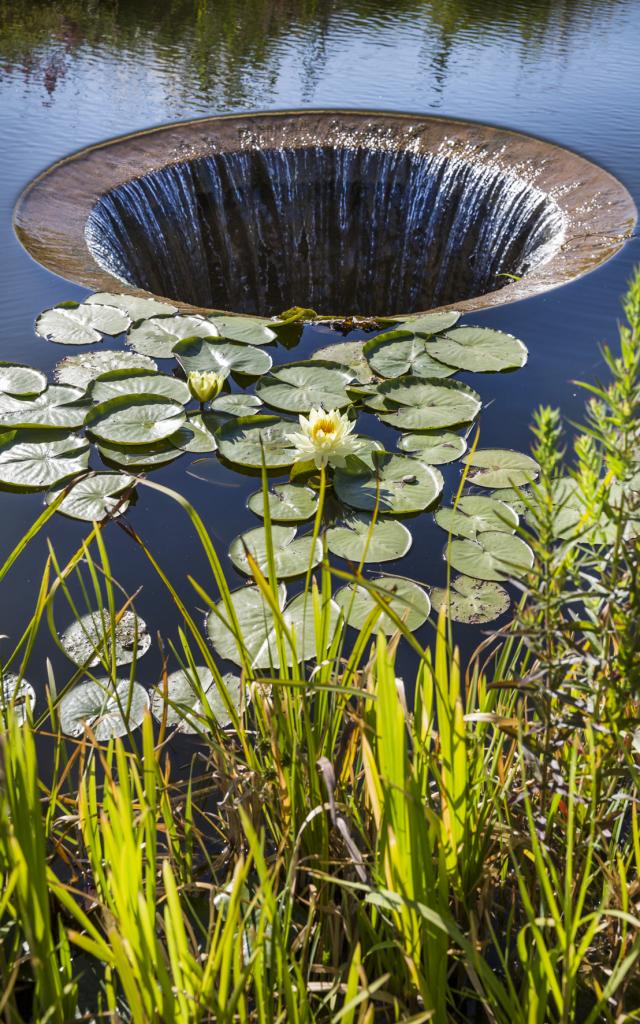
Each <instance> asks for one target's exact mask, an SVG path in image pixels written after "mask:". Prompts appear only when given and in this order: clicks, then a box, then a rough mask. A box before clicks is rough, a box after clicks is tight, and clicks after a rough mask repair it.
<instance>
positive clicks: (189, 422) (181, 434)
mask: <svg viewBox="0 0 640 1024" xmlns="http://www.w3.org/2000/svg"><path fill="white" fill-rule="evenodd" d="M219 425H220V421H219V419H218V417H216V416H214V415H211V414H210V413H206V412H205V413H204V414H203V413H199V412H188V413H187V418H186V420H185V422H184V423H183V424H182V426H181V427H180V429H179V430H178V431H177V432H176V433H175V434H172V435H171V437H170V438H169V439H168V441H169V444H171V445H173V446H174V447H175V448H179V449H180V451H183V452H192V453H193V454H194V455H205V454H207V453H208V452H215V451H216V449H217V447H218V442H217V441H216V439H215V434H214V432H215V430H216V429H217V428H218V427H219Z"/></svg>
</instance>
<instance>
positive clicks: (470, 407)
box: [365, 377, 482, 430]
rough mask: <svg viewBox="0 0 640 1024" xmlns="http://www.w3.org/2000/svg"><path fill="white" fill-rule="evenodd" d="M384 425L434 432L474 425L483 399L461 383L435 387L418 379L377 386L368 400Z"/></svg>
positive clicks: (393, 381) (388, 381) (407, 379)
mask: <svg viewBox="0 0 640 1024" xmlns="http://www.w3.org/2000/svg"><path fill="white" fill-rule="evenodd" d="M365 404H366V405H367V406H369V408H373V409H375V410H376V412H377V413H378V416H379V417H380V419H381V420H382V421H383V422H384V423H388V424H389V425H390V426H392V427H396V428H397V429H399V430H435V429H438V428H441V427H454V426H458V425H459V424H463V423H471V422H472V420H474V419H475V417H476V416H477V415H478V413H479V411H480V408H481V406H482V402H481V400H480V395H478V393H477V392H476V391H473V390H472V388H469V387H467V385H466V384H462V383H460V382H459V381H444V380H442V381H438V382H437V383H435V384H433V383H431V382H430V381H427V380H421V379H420V378H419V377H402V378H400V379H399V380H387V381H385V382H384V383H383V384H380V385H378V388H377V390H376V394H375V395H372V396H368V397H366V398H365Z"/></svg>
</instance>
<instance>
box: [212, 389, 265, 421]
mask: <svg viewBox="0 0 640 1024" xmlns="http://www.w3.org/2000/svg"><path fill="white" fill-rule="evenodd" d="M261 405H262V402H261V400H260V399H259V398H258V396H257V395H245V394H242V393H240V394H232V395H218V397H217V398H214V400H213V402H211V404H210V405H209V409H210V410H211V412H219V413H222V414H223V415H224V416H255V414H256V413H257V411H258V409H259V408H260V406H261Z"/></svg>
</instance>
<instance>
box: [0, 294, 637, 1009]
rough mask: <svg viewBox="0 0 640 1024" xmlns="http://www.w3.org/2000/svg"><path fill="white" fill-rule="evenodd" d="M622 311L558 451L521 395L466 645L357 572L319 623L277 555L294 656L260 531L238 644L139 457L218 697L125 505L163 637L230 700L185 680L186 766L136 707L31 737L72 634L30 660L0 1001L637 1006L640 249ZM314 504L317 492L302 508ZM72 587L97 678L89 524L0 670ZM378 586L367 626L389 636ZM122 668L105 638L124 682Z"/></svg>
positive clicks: (9, 751)
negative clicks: (358, 618)
mask: <svg viewBox="0 0 640 1024" xmlns="http://www.w3.org/2000/svg"><path fill="white" fill-rule="evenodd" d="M625 311H626V316H627V323H626V325H625V326H623V327H622V328H621V346H620V354H619V355H615V356H614V355H613V353H612V352H611V351H609V350H605V359H606V362H607V365H608V369H609V374H610V382H609V383H608V384H606V385H599V386H596V387H594V386H590V391H591V397H590V400H589V405H588V408H587V420H586V424H585V426H584V428H582V429H581V431H580V432H579V433H578V434H577V436H576V440H575V442H574V452H573V458H572V459H567V456H566V453H565V452H564V451H563V447H562V445H563V441H562V433H561V431H562V425H561V423H560V420H559V417H558V415H557V413H555V412H554V411H553V410H548V409H543V410H541V411H540V412H539V414H538V416H537V418H536V422H535V425H534V449H533V454H534V455H535V457H536V459H537V461H538V462H539V464H540V467H541V474H540V479H539V482H538V484H537V485H536V486H535V487H533V488H532V490H531V493H530V494H528V495H526V496H523V498H524V500H525V501H526V503H527V505H528V512H527V520H528V524H529V528H530V531H531V537H530V542H531V543H532V544H533V546H534V548H535V554H536V560H535V565H534V569H533V570H532V572H531V574H530V576H529V578H528V580H527V583H526V587H525V589H524V593H523V597H522V601H521V603H520V605H519V607H518V609H517V610H516V613H515V615H514V619H513V622H512V623H510V624H509V626H508V627H506V628H505V629H503V630H501V631H499V632H498V633H497V634H495V635H494V636H493V637H491V638H489V639H487V640H486V641H484V642H483V644H482V645H481V646H480V648H479V649H478V651H477V652H476V654H475V656H474V657H472V658H471V660H470V662H469V664H468V665H466V666H463V665H461V663H460V655H459V652H458V650H457V648H456V646H455V642H454V641H455V636H454V635H453V630H452V628H451V625H450V624H449V623H447V621H446V619H445V614H444V611H443V612H441V614H440V617H439V619H438V621H437V622H435V623H434V634H433V642H432V644H429V645H428V646H427V647H425V648H423V647H421V646H420V644H418V642H417V641H416V639H415V637H414V636H413V635H412V634H411V632H410V630H408V629H407V627H406V624H405V622H404V620H403V617H402V616H401V615H397V614H396V612H395V611H394V610H393V609H391V608H389V606H388V598H387V597H385V595H384V593H383V592H381V591H380V590H379V589H377V588H376V587H375V585H372V584H370V583H367V581H366V580H364V579H363V577H362V575H361V573H360V572H358V571H355V572H354V573H353V574H351V578H353V579H355V580H357V582H358V583H359V584H360V585H362V586H365V587H366V588H367V589H368V590H369V592H370V593H371V595H372V597H373V599H374V602H375V604H374V608H373V610H372V612H371V614H370V615H369V618H368V620H367V621H366V622H365V624H364V625H363V627H362V629H361V630H360V631H359V632H358V634H357V635H356V636H355V638H352V637H349V638H347V636H346V627H345V624H344V619H340V620H338V622H337V625H336V624H335V620H334V618H333V617H332V609H331V600H330V598H331V593H332V591H333V589H334V588H335V584H336V582H340V583H342V582H343V580H344V576H345V574H344V573H336V572H335V571H334V570H332V569H331V568H330V567H329V565H328V562H327V560H326V559H325V560H324V563H323V565H322V567H321V568H320V570H319V571H317V572H315V573H311V572H308V573H307V575H306V579H305V583H304V592H305V594H306V601H307V602H308V606H309V609H310V614H311V619H312V620H313V623H314V636H315V638H316V640H315V648H316V649H315V657H314V658H311V659H303V658H301V657H300V652H301V651H302V650H303V646H304V639H305V638H304V637H302V636H299V635H296V631H295V629H293V628H292V627H291V625H290V624H289V623H288V622H287V620H286V618H285V617H284V616H283V614H282V612H281V610H280V603H279V600H278V591H277V580H276V574H275V566H274V559H273V551H272V550H271V551H270V552H269V553H268V560H267V562H268V564H267V567H266V570H265V572H264V573H263V572H261V571H260V569H259V568H258V566H257V565H255V564H253V566H252V571H253V577H254V579H253V582H254V585H255V586H256V587H258V588H259V589H260V591H261V592H262V594H263V597H264V600H265V602H266V604H267V605H268V607H269V608H270V609H271V611H272V613H273V617H274V623H275V626H274V636H275V645H274V657H273V664H272V665H271V668H270V670H264V671H261V672H257V671H256V670H255V669H254V668H253V667H252V657H251V654H250V651H249V650H248V649H247V647H246V645H245V644H244V643H243V636H242V626H241V623H240V622H239V621H238V619H237V616H236V614H235V611H234V606H233V602H232V599H231V596H230V592H229V588H228V585H227V582H226V580H225V577H224V573H223V571H222V567H221V563H220V561H219V558H218V555H217V552H216V549H215V546H214V544H213V542H212V541H211V539H210V537H209V535H208V533H207V531H206V529H205V527H204V524H203V522H202V520H201V519H200V517H199V515H198V513H197V512H196V510H195V509H194V508H193V507H192V506H191V505H190V504H189V503H188V502H187V501H186V500H185V499H184V498H183V497H182V496H180V495H178V494H176V493H175V492H171V491H169V490H167V489H166V488H162V487H161V486H160V485H158V484H152V483H150V482H148V481H146V482H141V483H142V484H143V485H145V486H150V487H153V488H155V489H156V491H158V492H160V494H161V497H162V496H163V500H172V501H176V502H178V503H179V504H180V505H181V506H182V508H183V509H184V512H185V515H186V516H187V517H188V518H189V520H190V522H191V524H192V526H193V528H194V530H195V531H196V534H197V536H198V538H199V540H200V543H201V547H202V553H203V559H204V565H205V567H206V572H207V575H208V579H205V578H204V577H203V578H201V579H198V580H195V579H192V580H191V584H192V589H193V595H194V602H196V603H197V604H199V605H205V606H206V607H207V609H210V610H212V609H217V610H218V614H222V615H223V616H224V618H225V621H226V622H227V623H228V625H229V628H230V629H231V630H232V632H233V634H234V636H235V637H236V641H237V643H238V646H239V650H240V656H239V660H240V662H241V691H242V699H241V700H240V702H239V703H238V702H237V701H234V700H233V699H232V697H231V695H230V693H229V692H228V690H227V687H226V684H225V680H224V676H223V673H222V672H221V670H220V666H219V665H218V662H217V659H216V657H215V656H214V654H213V652H212V650H211V647H210V645H209V643H208V639H207V637H206V634H205V631H204V629H203V628H202V626H201V624H200V614H199V613H197V612H195V611H194V610H193V606H192V604H190V603H189V601H188V599H187V598H185V597H183V596H182V589H181V586H180V585H179V584H180V583H181V582H182V581H173V580H170V579H169V578H168V576H167V574H166V573H165V572H164V570H163V568H162V564H161V559H160V558H159V557H158V555H157V554H156V553H155V552H153V551H151V550H150V549H149V548H148V546H147V545H146V543H145V541H144V539H143V538H142V537H139V536H137V535H135V534H133V533H132V532H131V538H132V541H133V542H134V543H136V544H137V545H138V546H139V548H140V550H141V551H142V552H143V553H144V554H145V556H146V557H147V558H148V559H149V562H150V564H151V565H152V566H153V568H154V570H155V571H156V573H157V574H158V577H159V579H160V580H161V581H162V583H163V585H164V586H165V587H166V588H167V590H168V593H169V594H170V595H171V597H172V599H173V602H174V605H175V608H176V617H177V622H176V630H175V635H174V637H173V640H171V639H169V640H168V642H167V649H166V656H167V661H168V660H169V658H173V659H175V660H176V661H177V662H178V664H180V665H181V666H182V667H183V668H185V669H191V670H193V669H194V668H195V666H196V665H197V664H204V665H206V666H207V667H208V668H209V669H210V671H211V673H212V675H213V679H214V685H215V687H216V689H217V694H218V696H219V698H220V700H221V702H222V706H223V707H224V708H225V709H226V712H227V714H226V716H225V718H226V720H227V721H228V724H224V725H221V724H220V722H219V720H218V717H217V716H216V714H215V711H214V707H213V702H211V703H210V702H209V701H208V700H207V697H206V694H205V693H204V692H202V693H200V694H199V696H200V697H201V708H202V709H201V711H200V712H199V715H198V717H197V728H198V732H199V738H200V740H201V743H200V747H199V751H200V752H199V755H198V757H197V758H196V759H195V760H194V762H193V765H192V770H191V772H190V774H189V777H188V778H186V779H185V778H183V777H175V776H174V771H173V766H172V760H171V747H170V745H169V744H168V738H169V735H170V732H169V730H168V727H167V721H166V719H165V721H163V722H161V723H160V725H159V727H157V726H156V725H154V724H153V723H152V720H151V718H150V717H149V716H147V717H146V718H145V720H144V722H143V725H142V732H141V734H132V735H130V736H129V737H125V738H124V739H123V740H116V741H111V742H109V743H108V744H99V743H98V742H97V741H96V740H95V737H94V736H93V735H92V733H91V730H89V729H88V730H87V731H86V733H85V734H84V735H83V736H81V737H79V738H78V739H77V740H71V739H69V738H65V737H63V736H62V735H61V733H60V730H59V723H58V719H57V706H58V704H59V701H60V699H61V696H62V695H63V694H64V693H65V692H66V691H67V689H68V688H69V687H70V686H72V685H75V683H76V682H77V680H78V679H80V678H86V676H87V674H89V677H90V676H91V673H93V672H94V670H93V669H91V668H90V667H89V666H88V665H86V664H85V665H81V666H79V667H78V669H77V670H76V671H75V672H74V673H73V674H72V676H71V678H70V679H69V680H67V681H65V682H64V683H62V684H61V683H60V682H59V681H58V680H57V679H56V678H55V677H54V675H53V672H52V671H51V672H50V675H49V708H48V710H47V712H46V714H44V715H43V716H42V717H41V718H40V719H38V720H37V721H36V722H35V723H34V722H32V721H29V720H28V721H27V722H26V723H25V724H23V725H20V724H19V723H18V721H17V716H16V713H15V711H14V710H13V709H12V708H11V707H9V708H8V709H7V710H6V712H3V725H2V735H1V737H0V771H1V773H2V776H1V781H2V785H1V787H0V935H1V937H2V943H1V949H0V974H1V975H2V980H3V986H2V989H3V994H2V995H1V996H0V1019H3V1020H4V1021H7V1022H11V1024H19V1022H23V1021H28V1020H36V1021H45V1020H47V1021H48V1020H51V1021H60V1022H62V1021H67V1020H70V1019H73V1018H74V1016H76V1015H86V1017H87V1019H100V1020H112V1021H119V1020H131V1021H134V1022H140V1024H142V1022H145V1024H146V1022H152V1021H153V1022H155V1021H158V1022H160V1021H175V1022H180V1024H182V1022H192V1021H193V1022H200V1021H203V1022H210V1021H211V1022H212V1021H216V1022H225V1024H226V1022H236V1021H239V1022H258V1024H271V1022H274V1021H282V1022H284V1021H287V1022H288V1021H295V1022H299V1024H311V1022H314V1024H315V1022H318V1024H320V1022H323V1024H324V1022H332V1024H355V1022H358V1024H372V1022H374V1021H375V1022H378V1021H380V1022H387V1021H389V1022H391V1021H412V1022H415V1024H417V1022H419V1021H428V1020H429V1021H434V1022H436V1024H449V1022H451V1021H461V1022H462V1021H465V1022H472V1021H473V1022H475V1021H487V1022H492V1024H493V1022H496V1024H507V1022H508V1024H533V1022H535V1024H578V1022H580V1024H583V1022H587V1024H597V1022H599V1021H605V1022H612V1024H613V1022H616V1024H621V1022H623V1021H631V1020H637V1019H640V983H639V981H638V958H639V957H640V874H639V872H640V823H639V816H638V783H639V778H640V776H639V772H638V764H639V756H640V754H639V751H640V742H639V740H638V735H639V733H638V717H639V716H638V672H639V671H640V661H639V659H638V621H639V618H638V611H639V601H640V595H639V589H638V588H639V584H638V577H639V573H638V569H639V563H640V550H639V541H638V538H639V536H640V480H639V472H640V429H639V427H638V404H639V400H640V275H638V276H637V277H636V279H635V280H634V282H633V283H632V285H631V287H630V291H629V294H628V297H627V300H626V305H625ZM266 486H267V484H266V479H265V480H264V481H263V488H264V490H265V492H266ZM321 497H322V495H321ZM48 515H49V512H47V513H45V515H44V516H43V517H41V520H40V521H39V522H38V523H37V524H36V526H35V527H34V529H33V530H32V531H30V534H29V535H27V537H26V538H25V544H26V543H28V541H29V539H30V537H31V536H35V533H36V532H37V531H38V530H39V529H41V528H42V527H43V526H44V525H45V524H46V521H47V517H48ZM321 524H322V500H321V501H320V508H319V511H318V514H317V516H316V520H315V525H314V533H315V534H316V535H317V536H321ZM265 525H266V528H267V531H268V530H269V527H270V523H269V516H268V506H267V504H266V502H265ZM110 528H111V527H110ZM19 554H20V551H17V552H15V553H14V554H13V555H12V556H10V559H9V561H8V565H9V567H10V566H11V565H12V564H13V563H14V562H15V560H16V558H17V557H19ZM0 575H2V571H1V570H0ZM336 577H339V579H338V580H336ZM87 581H88V582H87ZM74 587H75V588H76V589H78V588H79V590H80V592H81V593H82V595H83V601H84V603H86V605H87V607H93V608H95V607H96V606H97V607H98V609H99V610H100V614H101V615H102V617H103V622H104V626H105V634H106V636H107V638H111V642H110V643H106V644H105V645H104V649H103V650H101V651H99V652H98V653H99V655H100V659H101V662H102V664H101V665H100V666H99V667H98V668H96V669H95V672H96V673H98V672H99V673H100V674H101V675H102V674H104V673H105V672H106V674H107V676H108V677H109V678H111V679H114V680H115V673H116V666H115V630H116V627H117V624H118V621H119V619H120V617H121V616H122V614H123V613H124V611H125V610H127V609H129V608H130V607H131V600H130V599H129V598H128V597H127V596H126V594H124V593H123V592H122V591H121V590H120V589H119V588H118V586H117V585H116V582H115V581H114V580H113V578H112V574H111V569H110V564H109V559H108V553H107V547H106V542H105V534H104V529H103V527H101V526H94V528H93V530H92V531H91V532H90V534H89V535H88V537H87V538H86V540H85V541H84V542H83V544H82V545H81V547H80V548H79V549H78V551H77V552H75V553H74V554H73V555H72V557H71V558H70V559H68V561H67V562H66V563H65V564H64V565H62V564H60V563H59V561H58V559H57V557H56V554H55V552H54V551H53V549H51V551H50V556H49V559H48V561H47V565H46V566H45V571H44V573H43V579H42V584H41V587H40V593H39V598H38V602H37V606H36V608H35V610H34V614H33V617H32V619H31V621H30V622H29V623H28V625H27V628H26V629H25V632H24V634H23V636H22V638H21V639H20V640H19V642H18V643H17V644H16V646H15V650H14V651H13V653H12V655H11V658H8V659H7V665H6V666H5V669H6V670H8V671H11V672H17V673H18V675H19V676H20V675H23V674H24V673H25V672H26V671H27V670H28V667H29V662H30V658H31V654H32V651H33V646H34V642H35V637H36V635H37V633H38V631H39V630H40V629H41V628H46V624H47V621H48V624H49V627H50V629H51V632H52V633H54V634H55V635H56V636H57V632H56V628H55V620H54V611H53V609H54V601H56V600H64V601H65V602H66V603H67V605H68V606H69V607H71V608H72V610H73V612H74V615H76V617H78V616H79V615H80V614H81V609H80V607H79V606H78V605H77V603H76V598H75V597H74V593H75V591H74V589H73V588H74ZM383 612H385V613H386V614H387V615H389V616H391V617H393V618H394V619H395V624H396V626H397V631H396V634H395V635H394V636H393V637H392V638H391V639H389V640H387V639H386V638H385V637H384V636H383V634H382V633H380V632H378V630H377V628H376V625H377V621H378V619H379V617H380V615H381V614H382V613H383ZM214 614H215V613H214ZM310 621H311V620H310ZM400 642H404V643H408V644H410V645H411V646H412V648H413V651H414V653H415V662H416V666H417V667H416V672H415V679H413V680H411V686H408V685H405V683H404V682H403V681H402V680H401V679H399V678H398V677H397V675H396V668H395V664H396V651H397V647H398V644H399V643H400ZM94 653H95V652H94ZM135 668H136V652H135V650H134V652H133V661H132V665H131V670H130V679H131V681H132V682H133V681H134V679H135ZM165 676H166V671H165ZM38 734H40V735H45V734H46V737H47V738H46V742H47V744H48V748H47V749H48V750H52V751H53V757H52V758H51V759H50V763H49V764H48V765H44V764H40V765H39V764H38V758H37V755H36V747H35V742H34V737H37V735H38Z"/></svg>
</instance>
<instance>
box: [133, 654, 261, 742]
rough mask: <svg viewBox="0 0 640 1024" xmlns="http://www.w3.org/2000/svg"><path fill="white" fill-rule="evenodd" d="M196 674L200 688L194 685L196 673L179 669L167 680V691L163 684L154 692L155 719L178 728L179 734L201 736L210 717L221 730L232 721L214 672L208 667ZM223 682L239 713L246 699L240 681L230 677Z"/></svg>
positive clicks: (202, 666) (152, 703) (152, 711)
mask: <svg viewBox="0 0 640 1024" xmlns="http://www.w3.org/2000/svg"><path fill="white" fill-rule="evenodd" d="M195 671H196V674H197V679H198V684H199V688H198V687H197V686H196V685H195V683H194V679H193V670H190V671H189V672H185V671H183V670H182V669H178V671H177V672H172V673H171V674H170V675H169V676H168V677H167V684H166V690H165V686H164V684H163V683H161V684H160V685H159V686H156V687H155V689H154V690H152V692H151V713H152V715H153V716H154V718H156V719H157V720H158V722H161V721H162V720H163V718H165V720H166V723H167V726H168V727H169V728H173V727H174V726H175V729H176V732H183V733H195V732H201V731H202V730H203V728H206V719H207V717H208V716H210V715H213V717H214V718H215V720H216V722H217V723H218V725H219V726H221V727H224V726H225V725H228V724H229V722H230V721H231V715H230V714H229V711H228V708H227V704H226V703H225V701H224V699H223V697H222V694H221V693H220V690H219V689H218V687H217V685H216V683H215V682H214V679H213V675H212V674H211V672H210V670H209V669H208V668H207V667H206V666H205V665H197V666H196V670H195ZM222 681H223V683H224V686H225V689H226V691H227V696H228V697H229V700H230V701H231V704H232V705H233V706H234V707H235V708H236V709H238V708H239V707H240V703H241V699H242V690H241V686H240V679H239V677H238V676H234V675H232V674H231V673H228V674H227V675H224V676H223V677H222ZM201 692H202V693H204V697H205V701H206V704H205V702H204V701H203V700H201V698H200V693H201ZM165 716H166V717H165Z"/></svg>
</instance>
